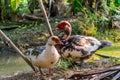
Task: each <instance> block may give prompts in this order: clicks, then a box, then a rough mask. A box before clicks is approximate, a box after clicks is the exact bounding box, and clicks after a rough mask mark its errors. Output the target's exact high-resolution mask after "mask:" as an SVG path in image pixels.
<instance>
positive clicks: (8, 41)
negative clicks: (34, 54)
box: [0, 30, 35, 71]
mask: <svg viewBox="0 0 120 80" xmlns="http://www.w3.org/2000/svg"><path fill="white" fill-rule="evenodd" d="M0 36H1V37H2V39H3V40H5V42H7V44H8V45H9V46H11V47H12V48H13V49H14V50H15V51H16V52H17V53H18V54H19V55H20V56H21V57H22V58H23V59H24V60H25V61H26V63H27V64H28V65H29V66H30V67H31V68H32V69H33V70H34V71H35V68H34V66H33V65H32V63H31V62H30V61H29V60H28V58H27V57H26V56H25V55H24V54H23V53H22V52H21V51H20V50H19V49H18V48H17V47H16V46H15V44H14V43H13V42H12V41H11V40H10V39H9V38H8V37H7V36H6V35H5V34H4V33H3V32H2V30H0Z"/></svg>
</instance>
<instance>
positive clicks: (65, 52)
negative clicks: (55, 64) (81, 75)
mask: <svg viewBox="0 0 120 80" xmlns="http://www.w3.org/2000/svg"><path fill="white" fill-rule="evenodd" d="M56 30H57V31H62V32H61V34H60V35H59V38H60V39H61V41H62V42H63V43H64V45H62V46H61V45H56V47H57V50H58V51H59V53H60V54H61V55H62V57H64V58H69V57H70V58H72V59H73V60H74V61H81V62H82V61H83V60H84V59H88V58H89V57H90V56H91V55H92V54H93V53H94V52H96V51H97V50H98V49H101V48H104V47H106V46H111V45H112V43H111V42H110V41H106V40H98V39H96V38H94V37H89V36H82V35H72V36H71V31H72V27H71V24H70V23H69V22H68V21H64V20H63V21H61V22H59V23H58V24H57V26H56Z"/></svg>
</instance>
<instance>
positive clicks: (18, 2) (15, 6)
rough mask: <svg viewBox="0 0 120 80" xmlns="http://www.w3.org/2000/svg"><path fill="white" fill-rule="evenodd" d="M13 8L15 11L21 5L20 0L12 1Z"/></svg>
mask: <svg viewBox="0 0 120 80" xmlns="http://www.w3.org/2000/svg"><path fill="white" fill-rule="evenodd" d="M10 4H11V8H12V10H13V11H15V10H16V9H17V8H18V7H19V5H20V0H11V3H10Z"/></svg>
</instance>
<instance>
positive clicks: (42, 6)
mask: <svg viewBox="0 0 120 80" xmlns="http://www.w3.org/2000/svg"><path fill="white" fill-rule="evenodd" d="M38 1H39V5H40V7H41V9H42V11H43V13H44V17H45V20H46V23H47V25H48V30H49V33H50V35H51V36H53V32H52V29H51V25H50V23H49V19H48V17H47V14H46V11H45V7H44V5H43V2H42V0H38Z"/></svg>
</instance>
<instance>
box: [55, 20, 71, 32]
mask: <svg viewBox="0 0 120 80" xmlns="http://www.w3.org/2000/svg"><path fill="white" fill-rule="evenodd" d="M66 26H68V27H70V26H71V25H70V23H69V22H68V21H61V22H60V23H58V25H57V28H58V29H59V30H64V29H65V27H66Z"/></svg>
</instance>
